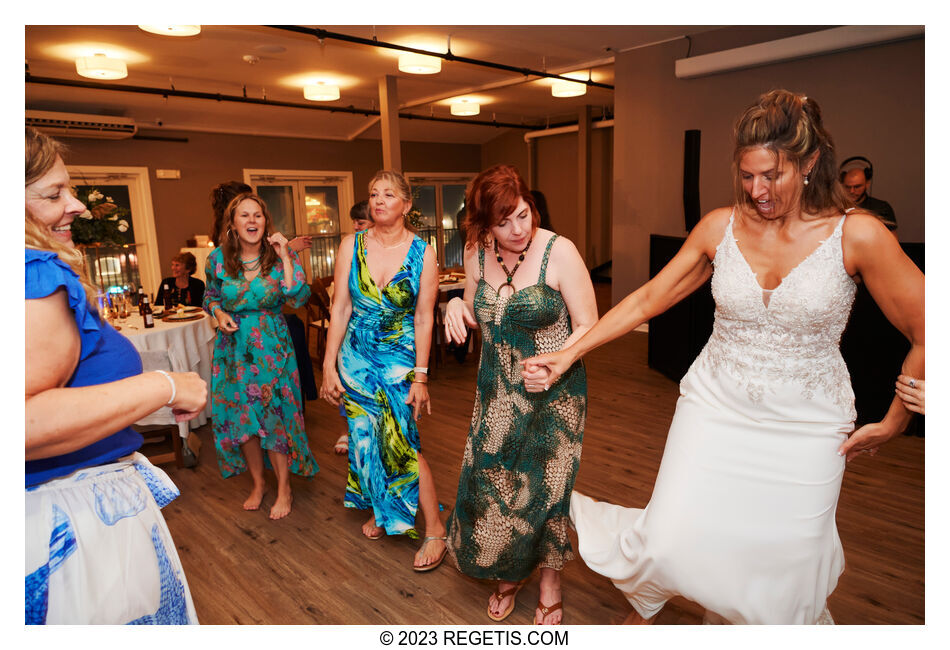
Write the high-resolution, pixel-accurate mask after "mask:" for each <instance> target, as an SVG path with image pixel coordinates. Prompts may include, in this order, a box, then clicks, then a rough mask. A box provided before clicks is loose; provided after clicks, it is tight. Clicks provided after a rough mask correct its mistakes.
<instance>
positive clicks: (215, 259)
mask: <svg viewBox="0 0 950 650" xmlns="http://www.w3.org/2000/svg"><path fill="white" fill-rule="evenodd" d="M291 255H292V258H293V265H294V275H293V284H291V285H290V286H287V285H286V284H285V282H284V272H283V267H282V265H281V262H280V260H278V261H277V263H276V264H275V265H274V267H273V268H272V269H271V270H270V273H268V274H267V275H263V274H259V275H257V276H256V277H255V278H253V279H252V280H250V281H248V280H245V279H244V277H243V275H242V276H241V277H238V278H235V277H231V276H229V275H228V273H227V270H226V269H225V266H224V260H223V258H222V255H221V249H217V250H215V251H214V252H213V253H211V255H210V256H208V262H207V265H206V267H205V277H206V279H207V288H206V290H205V299H204V308H205V309H206V310H207V311H208V312H209V313H211V314H213V313H214V310H215V309H217V308H218V307H220V308H222V309H223V310H224V311H226V312H227V313H228V314H230V316H231V318H233V319H234V322H235V323H237V325H238V330H237V331H236V332H234V333H233V334H226V333H224V332H223V331H221V330H220V329H219V330H218V334H217V337H216V338H215V342H214V359H213V366H212V376H211V417H212V421H213V423H212V431H213V433H214V446H215V451H216V452H217V456H218V466H219V468H220V470H221V475H222V476H224V477H225V478H228V477H229V476H234V475H236V474H240V473H241V472H243V471H244V470H245V469H247V465H246V464H245V462H244V456H243V455H242V454H241V448H240V447H241V445H242V444H244V443H246V442H247V441H248V440H250V439H251V436H257V437H258V438H260V441H261V447H262V448H263V449H266V450H273V451H276V452H278V453H281V454H285V455H286V456H287V463H288V468H289V469H290V471H291V472H293V473H294V474H298V475H300V476H308V477H309V476H313V475H314V474H315V473H316V472H317V471H318V469H319V468H318V467H317V463H316V462H315V461H314V459H313V455H312V454H311V453H310V446H309V445H308V443H307V435H306V432H305V430H304V420H303V411H302V409H301V397H300V375H299V373H298V370H297V361H296V358H295V356H294V346H293V342H292V341H291V339H290V332H289V331H288V330H287V324H286V323H285V321H284V317H283V316H282V315H281V311H280V310H281V307H282V306H283V305H284V303H287V304H290V305H291V306H293V307H300V306H301V305H303V304H304V303H305V302H306V301H307V299H308V298H309V297H310V287H309V286H308V285H307V277H306V275H305V274H304V271H303V268H302V267H301V266H300V263H299V262H298V261H297V258H296V257H295V256H293V253H291Z"/></svg>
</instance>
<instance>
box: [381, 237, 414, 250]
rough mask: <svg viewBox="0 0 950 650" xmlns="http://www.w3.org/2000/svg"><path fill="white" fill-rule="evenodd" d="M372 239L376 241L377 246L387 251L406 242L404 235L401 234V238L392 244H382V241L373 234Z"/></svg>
mask: <svg viewBox="0 0 950 650" xmlns="http://www.w3.org/2000/svg"><path fill="white" fill-rule="evenodd" d="M373 241H375V242H376V245H377V246H379V247H380V248H382V249H383V250H386V251H388V250H391V249H393V248H399V247H400V246H402V245H403V244H405V243H406V237H405V235H403V237H402V239H400V240H399V241H398V242H397V243H395V244H393V245H392V246H386V245H384V244H383V242H382V241H380V239H379V237H376V236H375V235H374V236H373Z"/></svg>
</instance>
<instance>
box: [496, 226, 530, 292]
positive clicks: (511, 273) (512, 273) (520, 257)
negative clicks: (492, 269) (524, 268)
mask: <svg viewBox="0 0 950 650" xmlns="http://www.w3.org/2000/svg"><path fill="white" fill-rule="evenodd" d="M533 241H534V237H532V238H531V239H529V240H528V244H527V245H526V246H525V247H524V248H523V249H522V250H521V253H520V254H519V255H518V263H517V264H515V268H513V269H511V270H510V271H509V270H508V267H507V266H505V262H504V260H502V259H501V253H500V252H498V240H497V239H496V240H495V259H497V260H498V264H500V265H501V270H502V271H504V272H505V277H506V278H507V279H506V280H505V282H504V284H502V285H501V286H500V287H498V289H496V290H495V294H496V295H497V296H499V297H501V290H502V289H504V288H505V287H508V289H510V293H506V294H505V296H504V297H505V298H510V297H511V296H513V295H514V294H515V285H513V284H512V283H511V279H512V278H514V277H515V273H517V271H518V267H519V266H521V263H522V262H524V256H525V254H526V253H527V252H528V249H529V248H531V242H533Z"/></svg>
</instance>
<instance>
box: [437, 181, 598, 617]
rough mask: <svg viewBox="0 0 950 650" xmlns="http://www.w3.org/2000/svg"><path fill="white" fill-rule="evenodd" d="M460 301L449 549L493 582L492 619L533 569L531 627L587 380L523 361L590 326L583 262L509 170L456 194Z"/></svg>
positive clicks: (553, 585) (544, 595) (554, 590)
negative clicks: (475, 354)
mask: <svg viewBox="0 0 950 650" xmlns="http://www.w3.org/2000/svg"><path fill="white" fill-rule="evenodd" d="M465 205H466V210H467V216H466V219H465V229H466V232H467V240H468V245H467V246H466V249H465V256H464V262H465V296H464V298H453V299H452V300H451V301H449V303H448V305H447V306H446V314H445V329H446V335H447V337H448V338H450V339H452V340H453V341H455V342H457V343H462V342H464V341H465V336H466V331H467V330H466V328H467V327H473V328H474V327H480V329H481V333H482V338H483V345H482V354H481V360H480V361H479V365H478V380H477V386H476V392H475V412H474V414H473V415H472V427H471V430H470V431H469V434H468V439H467V440H466V443H465V451H464V452H463V456H462V469H461V473H460V475H459V487H458V496H457V497H456V499H455V508H454V509H453V511H452V513H451V514H450V515H449V521H448V545H449V553H450V554H451V555H452V557H453V559H454V560H455V563H456V566H458V568H459V570H460V571H461V572H462V573H464V574H465V575H468V576H472V577H474V578H479V579H483V580H497V581H498V586H497V588H496V590H495V593H493V594H492V595H491V597H490V598H489V600H488V616H489V618H491V619H492V620H495V621H500V620H503V619H505V618H507V617H508V615H509V614H511V612H512V610H513V609H514V607H515V596H516V595H517V593H518V591H519V590H520V589H521V587H522V585H523V584H524V582H525V581H527V579H528V578H529V577H530V576H531V574H532V573H533V572H534V570H535V569H538V568H540V573H541V580H540V583H541V584H540V594H539V597H538V606H537V609H536V610H535V616H534V622H535V623H539V624H557V623H560V621H561V616H562V610H561V577H560V571H561V569H563V568H564V564H565V563H566V562H567V561H568V560H571V559H572V558H573V557H574V554H573V552H572V550H571V544H570V541H569V540H568V537H567V527H568V523H569V520H568V514H569V507H570V495H571V489H572V488H573V485H574V476H575V475H576V473H577V469H578V466H579V463H580V456H581V440H582V438H583V433H584V418H585V417H586V414H587V379H586V376H585V373H584V367H583V366H582V365H581V364H580V363H577V364H575V365H574V366H573V367H572V368H571V369H570V371H568V372H566V373H564V375H563V376H562V377H561V378H560V379H559V380H558V381H557V382H555V383H554V384H549V381H548V374H549V373H548V371H547V369H545V368H541V367H527V368H523V364H522V360H523V359H527V358H529V357H531V356H534V355H536V354H540V353H542V352H543V351H555V350H560V349H561V348H562V347H566V346H567V345H570V343H571V342H573V341H574V340H576V339H577V338H579V337H580V336H582V335H583V334H584V333H585V332H586V331H587V330H588V329H589V328H590V327H591V326H593V324H594V323H595V322H596V321H597V303H596V300H595V298H594V287H593V285H592V284H591V281H590V274H589V273H588V272H587V267H586V266H585V264H584V260H583V259H582V258H581V256H580V254H579V253H578V252H577V249H576V248H575V247H574V245H573V244H572V243H571V242H570V241H569V240H567V239H565V238H564V237H558V236H557V235H555V234H554V233H553V232H551V231H549V230H545V229H543V228H539V227H538V224H539V222H540V217H539V215H538V212H537V210H536V209H535V205H534V198H533V197H532V195H531V192H530V191H529V190H528V187H527V185H526V184H525V182H524V180H523V179H522V178H521V175H520V174H519V173H518V170H516V169H515V168H514V167H511V166H510V165H498V166H495V167H492V168H491V169H488V170H486V171H484V172H482V173H481V174H479V175H478V176H477V177H476V178H475V180H474V181H472V185H471V187H470V188H469V191H468V194H467V196H466V198H465Z"/></svg>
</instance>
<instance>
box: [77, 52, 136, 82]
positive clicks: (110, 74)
mask: <svg viewBox="0 0 950 650" xmlns="http://www.w3.org/2000/svg"><path fill="white" fill-rule="evenodd" d="M76 72H78V73H79V74H80V75H82V76H83V77H89V78H90V79H124V78H125V77H128V76H129V70H128V68H127V67H126V65H125V61H123V60H122V59H113V58H111V57H108V56H106V55H105V54H102V53H97V54H94V55H93V56H81V57H79V58H78V59H76Z"/></svg>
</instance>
